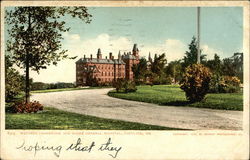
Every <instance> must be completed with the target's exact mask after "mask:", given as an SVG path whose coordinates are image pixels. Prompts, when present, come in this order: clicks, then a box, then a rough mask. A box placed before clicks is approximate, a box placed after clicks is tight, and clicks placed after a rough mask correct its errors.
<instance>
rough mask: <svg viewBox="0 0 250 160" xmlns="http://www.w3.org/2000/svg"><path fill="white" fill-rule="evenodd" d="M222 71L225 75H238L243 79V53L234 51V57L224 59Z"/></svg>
mask: <svg viewBox="0 0 250 160" xmlns="http://www.w3.org/2000/svg"><path fill="white" fill-rule="evenodd" d="M222 73H223V75H225V76H237V77H239V78H240V80H241V81H243V53H234V55H233V56H232V57H229V58H225V59H223V63H222Z"/></svg>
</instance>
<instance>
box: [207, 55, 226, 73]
mask: <svg viewBox="0 0 250 160" xmlns="http://www.w3.org/2000/svg"><path fill="white" fill-rule="evenodd" d="M205 66H207V67H208V68H210V70H211V71H212V72H213V74H216V75H221V74H222V61H221V60H220V57H219V56H218V55H217V54H215V55H214V59H212V60H208V61H207V62H205Z"/></svg>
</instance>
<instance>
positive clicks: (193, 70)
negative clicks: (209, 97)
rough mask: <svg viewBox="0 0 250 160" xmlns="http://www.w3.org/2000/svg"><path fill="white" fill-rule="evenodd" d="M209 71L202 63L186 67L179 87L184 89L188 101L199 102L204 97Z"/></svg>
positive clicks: (207, 86)
mask: <svg viewBox="0 0 250 160" xmlns="http://www.w3.org/2000/svg"><path fill="white" fill-rule="evenodd" d="M210 79H211V72H210V71H209V69H208V68H207V67H204V66H203V65H202V64H193V65H191V66H188V67H187V68H186V71H185V73H184V76H183V79H182V80H181V89H182V90H184V91H185V93H186V97H187V99H188V100H189V101H190V102H199V101H201V100H203V99H204V97H205V95H206V94H207V92H208V90H209V82H210Z"/></svg>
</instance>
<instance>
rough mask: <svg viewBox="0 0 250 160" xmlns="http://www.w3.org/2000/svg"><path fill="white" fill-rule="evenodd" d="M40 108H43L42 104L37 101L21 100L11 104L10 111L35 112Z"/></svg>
mask: <svg viewBox="0 0 250 160" xmlns="http://www.w3.org/2000/svg"><path fill="white" fill-rule="evenodd" d="M41 110H43V106H42V105H41V104H40V103H39V102H38V101H34V102H29V103H25V101H21V102H16V103H15V104H14V105H13V106H12V112H14V113H32V112H34V113H36V112H38V111H41Z"/></svg>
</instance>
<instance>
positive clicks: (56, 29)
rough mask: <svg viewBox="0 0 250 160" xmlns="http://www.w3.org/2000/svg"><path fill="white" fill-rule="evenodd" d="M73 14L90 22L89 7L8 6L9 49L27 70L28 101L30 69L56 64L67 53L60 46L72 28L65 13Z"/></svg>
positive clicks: (17, 63) (19, 63)
mask: <svg viewBox="0 0 250 160" xmlns="http://www.w3.org/2000/svg"><path fill="white" fill-rule="evenodd" d="M66 14H67V15H70V16H72V17H73V18H74V17H77V18H79V19H80V20H82V21H84V22H86V23H90V17H91V15H90V14H89V13H88V12H87V8H86V7H15V8H14V9H10V10H6V16H5V20H6V23H7V25H8V30H7V31H8V34H9V37H10V38H9V39H8V40H7V43H6V44H7V52H10V53H11V54H12V56H13V59H14V60H15V63H16V65H17V66H18V67H20V68H25V71H26V89H25V93H26V103H27V102H29V92H30V84H29V69H30V68H31V69H32V70H34V71H37V72H39V70H40V69H45V68H46V66H47V65H50V64H54V65H56V64H57V62H58V61H60V60H62V59H65V58H75V57H68V55H67V54H66V52H67V50H61V40H62V39H63V37H62V34H61V33H62V32H66V31H69V29H70V28H69V27H66V26H65V21H63V20H62V18H61V17H62V16H64V15H66Z"/></svg>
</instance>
